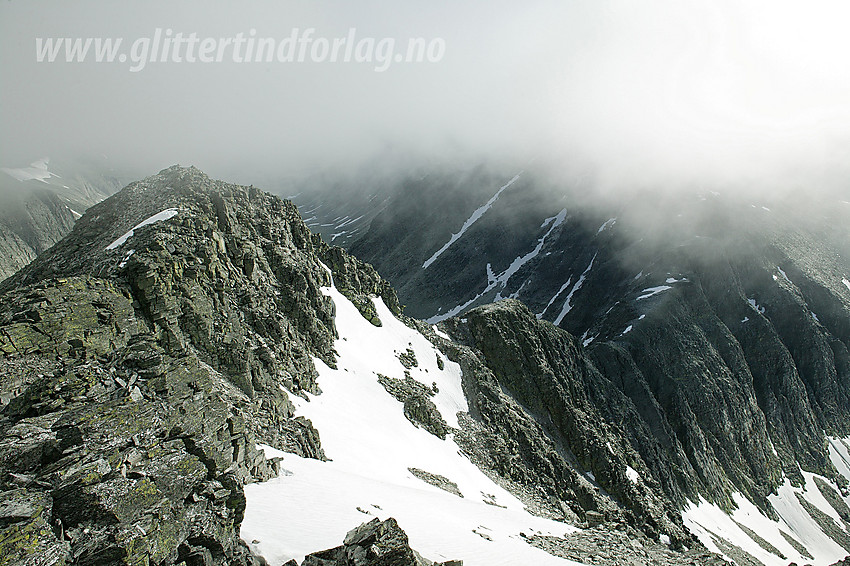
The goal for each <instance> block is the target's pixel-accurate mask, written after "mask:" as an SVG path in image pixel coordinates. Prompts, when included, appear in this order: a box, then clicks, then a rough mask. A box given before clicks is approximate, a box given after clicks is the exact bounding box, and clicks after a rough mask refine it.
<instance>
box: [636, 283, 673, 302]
mask: <svg viewBox="0 0 850 566" xmlns="http://www.w3.org/2000/svg"><path fill="white" fill-rule="evenodd" d="M672 288H673V287H671V286H670V285H659V286H658V287H648V288H646V289H644V290H643V291H641V293H643V295H641V296H640V297H638V298H637V299H635V300H636V301H642V300H644V299H648V298H650V297H654V296H655V295H658V294H660V293H663V292H664V291H669V290H670V289H672Z"/></svg>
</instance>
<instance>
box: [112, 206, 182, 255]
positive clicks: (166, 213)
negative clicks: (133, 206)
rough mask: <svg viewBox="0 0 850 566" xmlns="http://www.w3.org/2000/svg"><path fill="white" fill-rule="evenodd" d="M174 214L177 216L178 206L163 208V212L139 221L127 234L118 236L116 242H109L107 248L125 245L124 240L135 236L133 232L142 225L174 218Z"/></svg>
mask: <svg viewBox="0 0 850 566" xmlns="http://www.w3.org/2000/svg"><path fill="white" fill-rule="evenodd" d="M174 216H177V209H176V208H169V209H166V210H163V211H162V212H157V213H156V214H154V215H153V216H151V217H150V218H147V219H145V220H142V221H141V222H139V223H138V224H136V225H135V226H133V229H132V230H130V231H129V232H127V233H126V234H124V235H123V236H121V237H120V238H118V239H117V240H115V241H114V242H112V243H111V244H109V245H108V246H106V249H107V250H114V249H115V248H118V247H121V246H123V245H124V242H126V241H127V240H128V239H130V238H131V237H132V236H133V234H134V233H135V231H136V230H138V229H139V228H141V227H142V226H147V225H149V224H155V223H156V222H162V221H163V220H168V219H169V218H173V217H174Z"/></svg>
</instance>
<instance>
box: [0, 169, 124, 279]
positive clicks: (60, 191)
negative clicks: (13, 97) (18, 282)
mask: <svg viewBox="0 0 850 566" xmlns="http://www.w3.org/2000/svg"><path fill="white" fill-rule="evenodd" d="M119 188H121V181H120V180H119V179H118V178H117V177H116V176H115V175H114V174H113V173H108V174H105V173H104V172H103V169H101V168H98V167H94V166H87V167H86V166H83V165H81V164H79V163H73V162H61V163H51V162H50V161H49V160H48V159H41V160H38V161H36V162H34V163H32V164H31V165H30V166H29V167H23V168H2V169H0V280H2V279H5V278H7V277H9V276H10V275H12V274H13V273H15V272H16V271H18V270H19V269H20V268H22V267H24V266H25V265H27V264H28V263H29V262H31V261H32V260H33V259H34V258H35V256H36V255H38V254H39V253H41V252H43V251H44V250H46V249H47V248H49V247H50V246H52V245H53V244H55V243H56V242H58V241H59V240H61V239H62V237H64V236H65V235H66V234H68V233H69V232H70V231H71V228H72V227H73V226H74V221H76V219H77V218H79V217H80V216H81V214H82V213H83V212H85V210H86V209H87V208H88V207H89V206H91V205H93V204H95V203H97V202H100V201H101V200H103V199H105V198H106V197H108V196H109V195H111V194H112V193H114V192H115V191H117V190H118V189H119Z"/></svg>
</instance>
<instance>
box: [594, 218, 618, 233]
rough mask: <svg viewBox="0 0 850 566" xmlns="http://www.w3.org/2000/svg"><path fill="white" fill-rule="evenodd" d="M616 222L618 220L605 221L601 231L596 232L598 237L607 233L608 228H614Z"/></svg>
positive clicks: (600, 228)
mask: <svg viewBox="0 0 850 566" xmlns="http://www.w3.org/2000/svg"><path fill="white" fill-rule="evenodd" d="M616 222H617V219H616V218H609V219H608V220H606V221H605V223H604V224H603V225H602V226H600V227H599V230H597V231H596V234H597V235H599V234H601V233H602V232H603V231H605V229H606V228H609V227H611V226H613V225H614V224H615V223H616Z"/></svg>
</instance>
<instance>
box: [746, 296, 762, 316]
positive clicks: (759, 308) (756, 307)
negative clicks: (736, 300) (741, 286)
mask: <svg viewBox="0 0 850 566" xmlns="http://www.w3.org/2000/svg"><path fill="white" fill-rule="evenodd" d="M747 302H748V303H750V306H751V307H752V309H753V310H754V311H756V312H757V313H759V314H764V307H762V306H760V305H759V304H758V303H757V302H756V300H755V299H747Z"/></svg>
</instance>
